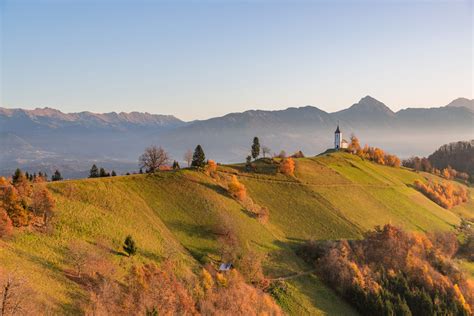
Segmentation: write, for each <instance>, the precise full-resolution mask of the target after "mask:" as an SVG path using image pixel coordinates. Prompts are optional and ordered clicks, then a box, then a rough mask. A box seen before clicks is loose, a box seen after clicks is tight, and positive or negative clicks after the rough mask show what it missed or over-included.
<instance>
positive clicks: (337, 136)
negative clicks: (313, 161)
mask: <svg viewBox="0 0 474 316" xmlns="http://www.w3.org/2000/svg"><path fill="white" fill-rule="evenodd" d="M347 147H349V143H348V142H347V140H345V139H343V138H342V132H341V130H340V129H339V122H338V123H337V128H336V131H335V132H334V149H336V150H339V149H344V148H347Z"/></svg>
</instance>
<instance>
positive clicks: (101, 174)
mask: <svg viewBox="0 0 474 316" xmlns="http://www.w3.org/2000/svg"><path fill="white" fill-rule="evenodd" d="M99 177H101V178H102V177H107V172H105V169H104V168H100V171H99Z"/></svg>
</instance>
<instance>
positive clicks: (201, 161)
mask: <svg viewBox="0 0 474 316" xmlns="http://www.w3.org/2000/svg"><path fill="white" fill-rule="evenodd" d="M205 165H206V155H205V154H204V150H202V147H201V145H197V146H196V149H194V154H193V161H192V163H191V166H192V167H197V168H202V167H204V166H205Z"/></svg>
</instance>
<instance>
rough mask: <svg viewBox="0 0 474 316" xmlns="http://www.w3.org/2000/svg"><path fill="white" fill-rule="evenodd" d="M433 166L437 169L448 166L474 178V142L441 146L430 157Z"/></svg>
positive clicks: (460, 142)
mask: <svg viewBox="0 0 474 316" xmlns="http://www.w3.org/2000/svg"><path fill="white" fill-rule="evenodd" d="M428 160H429V161H430V163H431V165H432V166H433V167H434V168H437V169H444V168H447V167H448V166H451V167H452V168H454V169H456V170H457V171H462V172H466V173H468V174H469V175H470V176H471V178H472V177H474V140H470V141H459V142H455V143H450V144H446V145H443V146H441V147H440V148H439V149H438V150H436V151H435V152H434V153H433V154H431V155H430V156H428Z"/></svg>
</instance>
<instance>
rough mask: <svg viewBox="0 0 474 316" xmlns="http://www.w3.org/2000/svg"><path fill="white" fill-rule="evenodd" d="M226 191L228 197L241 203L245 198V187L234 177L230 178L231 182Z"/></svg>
mask: <svg viewBox="0 0 474 316" xmlns="http://www.w3.org/2000/svg"><path fill="white" fill-rule="evenodd" d="M228 191H229V193H230V195H232V196H233V197H235V198H236V199H238V200H239V201H243V200H244V199H245V197H246V196H247V190H246V189H245V186H244V185H243V184H242V183H240V182H239V179H237V177H236V176H235V175H233V176H232V180H231V181H230V183H229V184H228Z"/></svg>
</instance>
